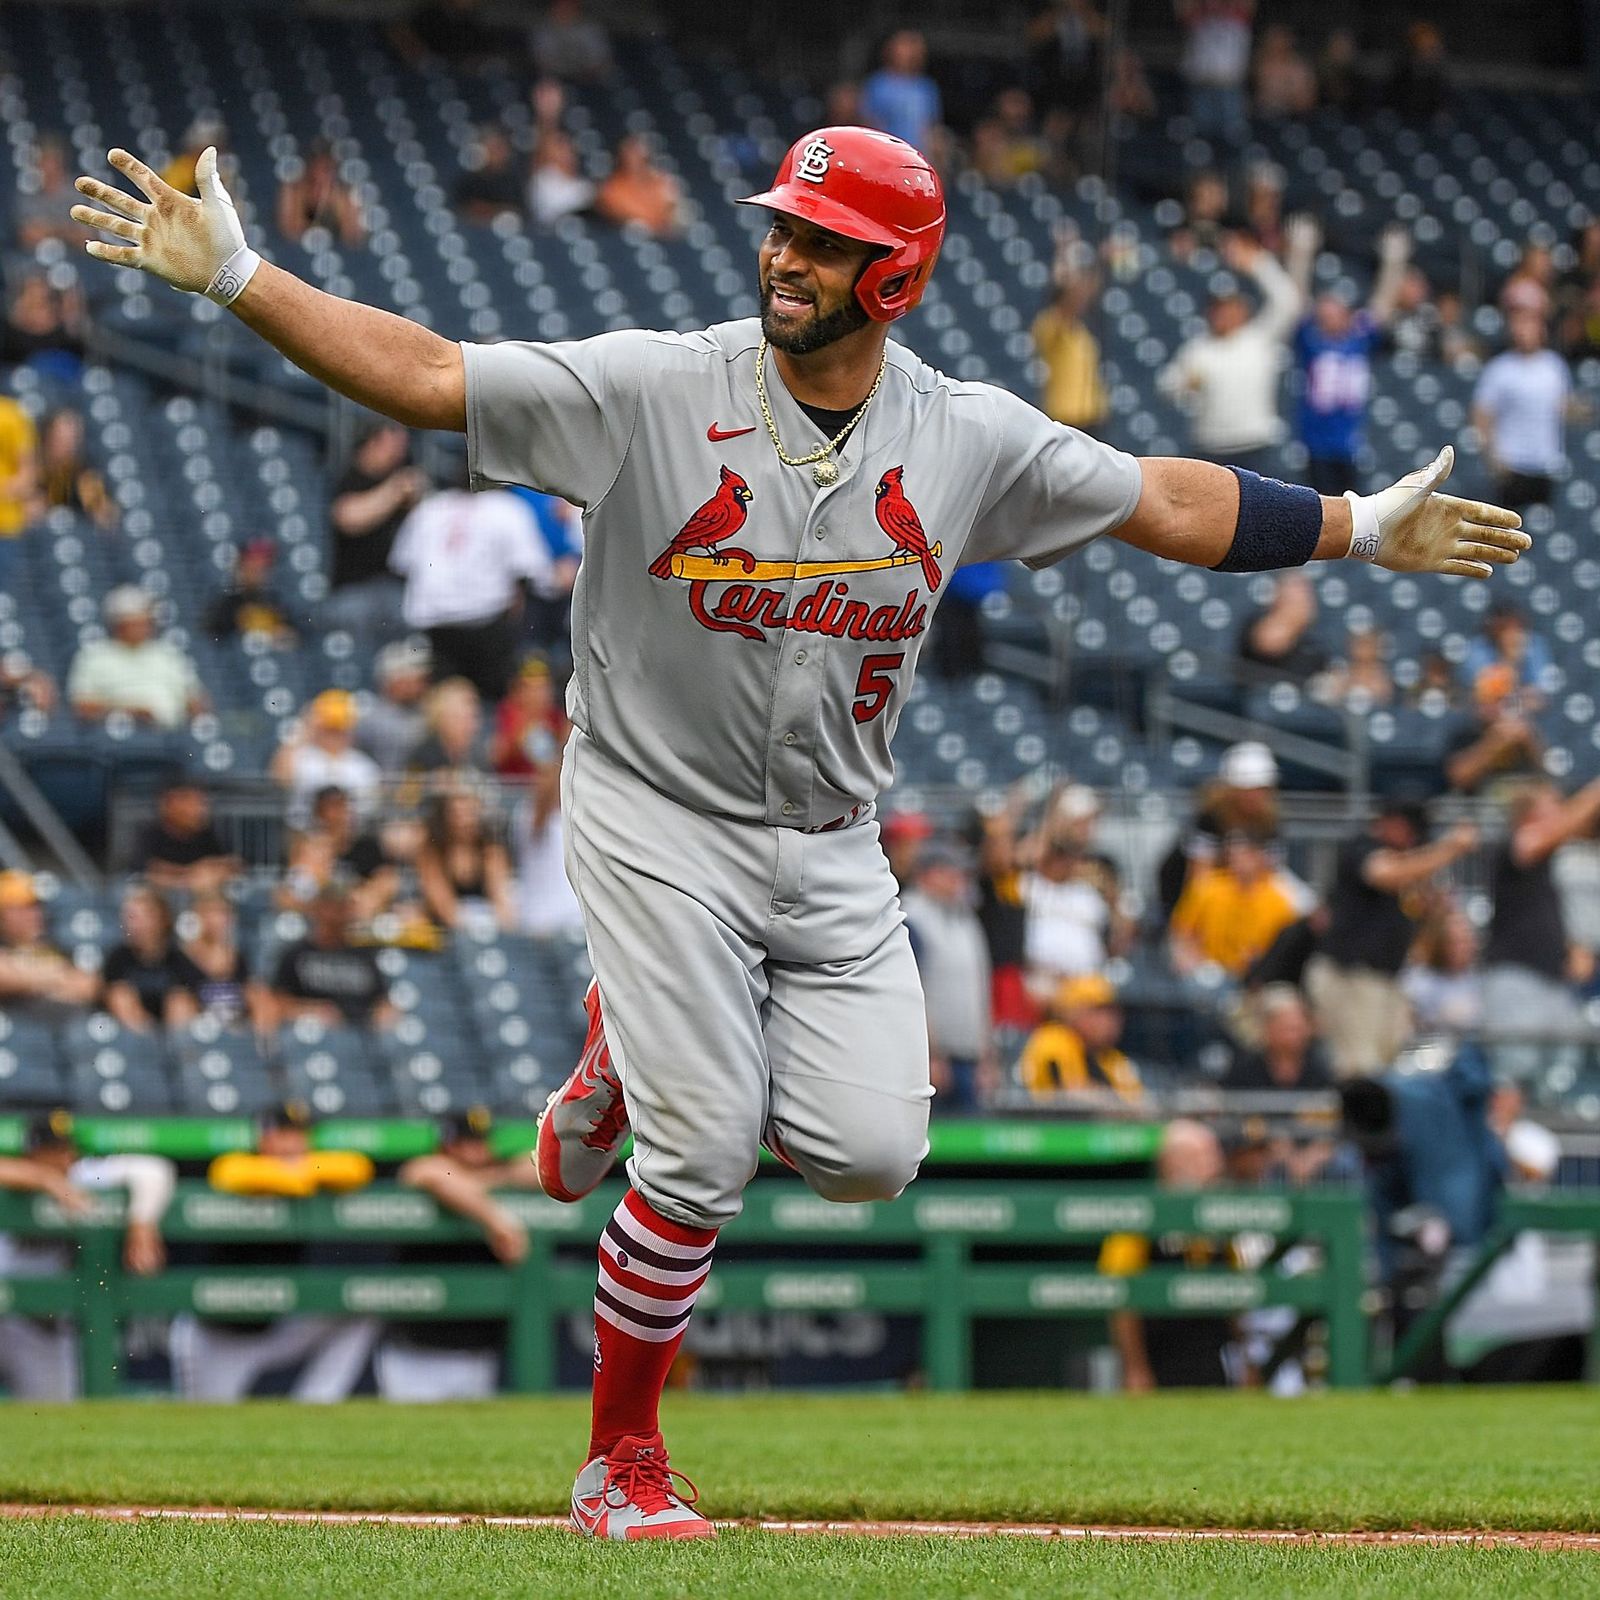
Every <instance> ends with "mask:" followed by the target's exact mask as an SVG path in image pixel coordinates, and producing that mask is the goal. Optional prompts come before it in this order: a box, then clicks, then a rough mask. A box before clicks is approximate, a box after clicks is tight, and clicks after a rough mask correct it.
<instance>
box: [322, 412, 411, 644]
mask: <svg viewBox="0 0 1600 1600" xmlns="http://www.w3.org/2000/svg"><path fill="white" fill-rule="evenodd" d="M427 492H428V477H427V474H426V473H424V472H423V471H421V470H420V469H419V468H417V467H414V466H412V465H411V436H410V435H409V434H408V433H407V432H406V430H405V429H404V428H402V427H401V426H400V425H399V424H398V423H395V422H387V421H382V422H377V423H375V424H374V425H373V426H372V428H371V429H370V430H369V431H368V432H367V433H366V434H364V435H363V436H362V438H361V440H360V442H359V443H358V444H357V445H356V448H355V453H354V454H353V455H352V456H351V458H350V463H349V465H348V466H347V467H346V468H345V470H344V472H343V474H342V475H341V476H340V478H339V481H338V483H337V484H335V485H334V490H333V501H332V504H331V505H330V506H329V508H328V520H329V522H330V524H331V526H332V529H333V549H332V551H331V560H330V562H329V567H330V571H329V574H328V586H329V591H330V592H329V595H328V598H327V600H325V601H324V602H323V606H322V615H321V623H322V626H323V627H324V628H326V629H329V630H332V629H335V628H344V629H348V630H349V632H351V633H353V634H355V635H356V642H357V644H358V645H359V646H361V647H362V648H363V649H367V648H371V647H375V646H376V645H377V644H378V643H380V642H381V641H383V640H385V639H390V638H394V637H396V636H397V635H399V634H402V633H404V632H405V625H404V623H402V622H401V620H400V602H401V594H402V585H401V582H400V580H399V579H398V578H396V577H395V576H394V575H393V574H392V573H391V572H390V571H389V552H390V551H391V550H392V549H393V548H394V541H395V536H396V535H397V534H398V533H399V532H400V525H401V524H402V523H403V522H404V521H405V519H406V514H407V513H408V512H409V511H410V510H411V508H412V507H413V506H414V505H416V503H417V502H418V501H419V500H421V498H422V497H423V495H425V494H426V493H427Z"/></svg>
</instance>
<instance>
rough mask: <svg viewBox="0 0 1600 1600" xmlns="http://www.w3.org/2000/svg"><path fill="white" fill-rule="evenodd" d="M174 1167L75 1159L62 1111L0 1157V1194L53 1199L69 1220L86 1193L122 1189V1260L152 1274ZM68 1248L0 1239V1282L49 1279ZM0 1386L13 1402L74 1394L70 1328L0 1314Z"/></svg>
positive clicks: (159, 1262) (68, 1258)
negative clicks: (19, 1149) (17, 1150)
mask: <svg viewBox="0 0 1600 1600" xmlns="http://www.w3.org/2000/svg"><path fill="white" fill-rule="evenodd" d="M176 1183H177V1169H176V1168H175V1167H174V1166H173V1164H172V1163H171V1162H170V1161H168V1160H167V1159H166V1158H165V1157H164V1156H148V1155H119V1156H83V1155H81V1154H80V1153H79V1150H78V1146H77V1142H76V1140H75V1139H74V1137H73V1132H72V1119H71V1117H70V1116H69V1115H67V1114H66V1113H65V1112H59V1111H58V1112H52V1113H51V1114H50V1115H48V1116H40V1117H37V1118H35V1119H34V1120H33V1121H32V1122H31V1123H30V1124H29V1127H28V1135H27V1152H26V1154H25V1155H23V1156H21V1157H9V1156H0V1189H11V1190H15V1191H20V1192H23V1193H32V1194H37V1195H40V1196H43V1197H45V1198H47V1199H50V1200H53V1201H54V1202H55V1203H56V1204H57V1205H58V1206H59V1207H60V1208H61V1209H62V1211H64V1212H66V1213H67V1214H68V1215H69V1216H79V1215H82V1214H84V1213H85V1212H87V1211H89V1210H91V1209H92V1208H93V1205H94V1200H93V1195H94V1194H96V1193H98V1192H100V1191H102V1190H106V1189H125V1190H126V1191H127V1195H128V1213H127V1231H126V1233H125V1234H124V1237H123V1246H122V1258H123V1263H124V1265H126V1267H127V1268H128V1270H129V1271H130V1272H134V1273H138V1274H141V1275H143V1274H148V1273H152V1272H159V1271H160V1270H161V1268H162V1267H163V1266H164V1265H165V1264H166V1247H165V1246H164V1245H163V1243H162V1240H161V1219H162V1217H163V1216H164V1215H165V1213H166V1209H167V1207H168V1206H169V1205H170V1204H171V1202H172V1195H173V1190H174V1189H175V1187H176ZM72 1250H73V1247H72V1244H71V1242H70V1240H66V1239H63V1238H61V1237H59V1236H55V1237H48V1238H37V1239H24V1238H18V1237H16V1236H15V1235H11V1234H0V1278H43V1277H57V1276H59V1275H61V1274H64V1273H66V1272H69V1271H70V1270H71V1268H72ZM0 1382H3V1383H4V1384H5V1386H6V1388H7V1389H8V1390H9V1391H10V1393H11V1397H12V1398H13V1399H15V1400H34V1401H61V1400H75V1399H77V1397H78V1395H79V1393H80V1392H81V1389H82V1383H81V1378H80V1362H79V1355H78V1330H77V1328H76V1327H75V1326H74V1325H73V1324H72V1323H71V1322H68V1321H66V1320H64V1319H61V1318H52V1317H27V1316H3V1317H0Z"/></svg>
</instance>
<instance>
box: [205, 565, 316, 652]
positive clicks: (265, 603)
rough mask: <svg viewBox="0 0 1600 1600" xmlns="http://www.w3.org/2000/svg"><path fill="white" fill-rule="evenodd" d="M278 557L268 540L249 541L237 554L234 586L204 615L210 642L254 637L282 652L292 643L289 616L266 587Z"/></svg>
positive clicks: (282, 605)
mask: <svg viewBox="0 0 1600 1600" xmlns="http://www.w3.org/2000/svg"><path fill="white" fill-rule="evenodd" d="M277 555H278V547H277V546H276V545H275V544H274V543H273V542H272V540H270V539H252V540H250V542H249V543H248V544H246V545H245V547H244V549H243V550H241V551H240V552H239V559H238V561H237V562H236V563H235V564H234V569H233V582H232V583H231V584H230V585H229V586H228V588H226V589H225V590H224V591H223V592H222V593H221V594H219V595H218V596H217V597H216V599H215V600H213V601H212V602H211V608H210V610H208V611H207V612H206V632H207V633H209V634H210V635H211V637H212V638H213V639H215V640H217V641H218V642H219V643H221V642H224V641H226V640H228V639H232V638H235V637H238V638H246V637H249V636H252V635H256V636H264V637H265V638H267V639H269V640H270V641H271V642H272V643H273V644H274V645H277V646H280V647H283V648H287V647H288V646H290V645H292V644H293V643H294V639H295V633H294V629H293V628H292V627H291V626H290V625H289V615H288V612H287V610H286V609H285V607H284V604H283V602H282V601H281V600H280V599H279V598H278V596H277V595H276V594H275V593H273V591H272V589H271V588H270V587H269V584H268V580H269V578H270V577H271V574H272V564H273V562H274V561H275V560H276V559H277Z"/></svg>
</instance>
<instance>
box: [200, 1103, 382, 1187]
mask: <svg viewBox="0 0 1600 1600" xmlns="http://www.w3.org/2000/svg"><path fill="white" fill-rule="evenodd" d="M373 1170H374V1169H373V1165H372V1158H371V1157H370V1156H366V1155H363V1154H362V1153H361V1152H360V1151H359V1150H313V1149H312V1147H311V1112H310V1109H309V1108H308V1107H307V1106H305V1105H304V1104H303V1103H302V1102H300V1101H298V1100H290V1101H287V1102H286V1103H285V1104H284V1105H282V1106H280V1107H279V1108H278V1109H277V1111H275V1112H274V1113H273V1114H272V1115H271V1116H269V1117H266V1118H264V1119H263V1121H262V1123H261V1128H260V1131H259V1133H258V1134H257V1136H256V1147H255V1149H254V1150H230V1151H229V1152H228V1153H227V1154H226V1155H220V1156H218V1157H217V1158H216V1160H215V1161H213V1162H212V1163H211V1166H210V1168H209V1169H208V1170H207V1172H206V1181H207V1182H208V1183H209V1184H210V1185H211V1187H212V1188H213V1189H219V1190H221V1191H222V1193H224V1194H248V1195H279V1196H282V1197H283V1198H285V1199H289V1200H305V1199H308V1198H309V1197H310V1196H312V1195H314V1194H319V1193H321V1192H323V1191H325V1190H326V1191H330V1192H333V1193H339V1194H342V1193H344V1192H345V1191H346V1190H349V1189H361V1188H364V1187H365V1186H366V1185H367V1184H369V1183H371V1182H372V1175H373Z"/></svg>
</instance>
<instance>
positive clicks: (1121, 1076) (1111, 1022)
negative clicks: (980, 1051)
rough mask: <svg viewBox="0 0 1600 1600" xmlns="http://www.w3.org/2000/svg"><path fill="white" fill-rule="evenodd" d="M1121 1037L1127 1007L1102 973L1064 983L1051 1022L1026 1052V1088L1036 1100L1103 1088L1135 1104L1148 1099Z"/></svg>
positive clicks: (1035, 1032) (1032, 1038)
mask: <svg viewBox="0 0 1600 1600" xmlns="http://www.w3.org/2000/svg"><path fill="white" fill-rule="evenodd" d="M1121 1037H1122V1008H1121V1007H1120V1006H1119V1005H1118V1004H1117V991H1116V990H1115V989H1113V988H1112V986H1111V984H1110V981H1109V980H1108V979H1106V978H1102V977H1100V976H1099V975H1098V974H1085V975H1083V976H1080V977H1076V978H1066V979H1063V980H1062V982H1061V984H1060V985H1059V986H1058V987H1057V989H1056V992H1055V995H1054V997H1053V998H1052V1000H1051V1003H1050V1015H1049V1018H1048V1020H1046V1021H1045V1022H1043V1023H1041V1024H1040V1025H1039V1026H1038V1027H1037V1028H1035V1029H1034V1030H1033V1032H1032V1033H1031V1034H1029V1035H1028V1042H1027V1043H1026V1044H1025V1045H1024V1046H1023V1047H1022V1062H1021V1067H1020V1072H1021V1077H1022V1086H1023V1088H1025V1089H1026V1090H1027V1091H1028V1093H1029V1094H1033V1095H1050V1094H1058V1093H1064V1092H1072V1091H1081V1090H1092V1089H1099V1090H1108V1091H1110V1092H1111V1093H1112V1094H1114V1095H1116V1096H1117V1097H1118V1098H1119V1099H1122V1100H1126V1101H1129V1102H1130V1103H1131V1102H1134V1101H1138V1100H1141V1099H1143V1098H1144V1085H1143V1084H1142V1083H1141V1082H1140V1081H1139V1073H1138V1069H1137V1068H1135V1066H1134V1064H1133V1063H1132V1062H1131V1061H1130V1060H1129V1059H1128V1058H1127V1057H1126V1056H1125V1055H1124V1054H1123V1053H1122V1051H1121V1050H1119V1049H1118V1048H1117V1041H1118V1040H1119V1039H1120V1038H1121Z"/></svg>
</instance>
